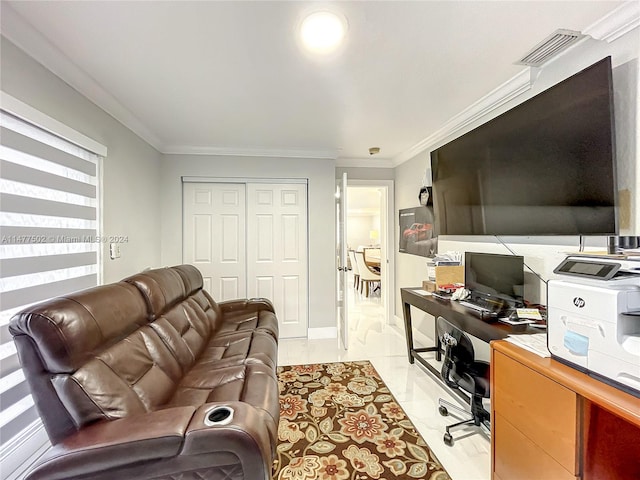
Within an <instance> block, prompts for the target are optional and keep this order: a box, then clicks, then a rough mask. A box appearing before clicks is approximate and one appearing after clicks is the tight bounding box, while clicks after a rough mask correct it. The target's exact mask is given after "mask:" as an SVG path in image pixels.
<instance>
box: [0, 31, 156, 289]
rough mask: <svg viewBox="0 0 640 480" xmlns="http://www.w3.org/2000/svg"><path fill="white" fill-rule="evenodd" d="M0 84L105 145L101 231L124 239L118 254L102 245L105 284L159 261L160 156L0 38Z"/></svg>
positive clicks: (107, 115) (42, 110)
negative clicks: (125, 241)
mask: <svg viewBox="0 0 640 480" xmlns="http://www.w3.org/2000/svg"><path fill="white" fill-rule="evenodd" d="M1 51H2V55H0V62H1V63H0V67H1V68H0V72H1V73H0V82H1V83H0V88H1V89H2V90H3V91H4V92H6V93H8V94H9V95H11V96H13V97H15V98H17V99H18V100H21V101H23V102H24V103H26V104H28V105H30V106H32V107H34V108H36V109H38V110H40V111H41V112H43V113H45V114H47V115H49V116H50V117H52V118H54V119H56V120H58V121H60V122H62V123H64V124H65V125H67V126H69V127H71V128H73V129H75V130H77V131H78V132H80V133H82V134H84V135H86V136H87V137H89V138H92V139H93V140H95V141H97V142H99V143H101V144H103V145H105V146H106V147H107V149H108V154H107V158H106V159H105V160H104V162H103V184H102V197H103V231H102V234H103V235H118V236H126V237H128V242H127V243H123V244H121V245H120V251H121V257H120V258H118V259H115V260H110V259H109V256H108V253H109V252H108V245H105V246H104V251H103V254H104V258H105V260H104V271H103V280H104V282H105V283H109V282H113V281H117V280H120V279H122V278H123V277H125V276H127V275H130V274H132V273H135V272H138V271H140V270H142V269H144V268H145V267H149V266H157V265H159V262H160V207H159V199H160V196H161V194H160V190H159V189H158V184H159V182H160V154H159V153H158V152H157V151H156V150H155V149H154V148H153V147H151V146H150V145H149V144H148V143H146V142H145V141H143V140H142V139H140V138H139V137H138V136H136V135H135V134H134V133H133V132H131V130H129V129H128V128H126V127H125V126H124V125H122V124H121V123H119V122H118V121H117V120H115V119H114V118H113V117H111V116H110V115H109V114H107V113H106V112H105V111H104V110H102V109H101V108H99V107H98V106H97V105H95V104H94V103H92V102H90V101H89V100H88V99H87V98H86V97H84V96H82V95H81V94H80V93H78V92H77V91H76V90H74V89H73V88H71V87H70V86H69V85H68V84H66V83H65V82H63V81H62V80H61V79H60V78H58V77H57V76H55V75H54V74H53V73H51V72H50V71H49V70H47V69H46V68H44V67H43V66H42V65H40V64H39V63H37V62H36V61H35V60H33V59H32V58H31V57H29V56H28V55H26V54H25V53H24V52H23V51H22V50H20V49H19V48H17V47H16V46H15V45H14V44H13V43H11V42H9V41H8V40H7V39H6V38H4V37H2V45H1Z"/></svg>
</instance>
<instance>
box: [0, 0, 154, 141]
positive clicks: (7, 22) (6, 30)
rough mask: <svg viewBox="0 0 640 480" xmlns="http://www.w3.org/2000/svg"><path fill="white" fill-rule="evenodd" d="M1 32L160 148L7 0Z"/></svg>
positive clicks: (152, 136) (134, 117)
mask: <svg viewBox="0 0 640 480" xmlns="http://www.w3.org/2000/svg"><path fill="white" fill-rule="evenodd" d="M0 33H2V35H3V36H4V37H6V38H7V39H9V40H10V41H11V42H12V43H14V44H15V45H16V46H17V47H19V48H20V49H22V50H23V51H24V52H25V53H27V55H29V56H30V57H32V58H33V59H34V60H36V61H37V62H38V63H40V64H41V65H43V66H44V67H45V68H47V69H48V70H50V71H51V72H52V73H53V74H54V75H56V76H58V77H59V78H61V79H62V80H63V81H64V82H66V83H68V84H69V85H71V86H72V87H73V88H74V89H75V90H77V91H78V92H80V93H81V94H82V95H83V96H85V97H86V98H88V99H89V100H90V101H92V102H93V103H95V104H96V105H98V106H99V107H100V108H101V109H102V110H104V111H105V112H107V113H108V114H109V115H111V116H112V117H114V118H115V119H116V120H117V121H119V122H120V123H122V124H123V125H124V126H125V127H127V128H128V129H129V130H131V131H132V132H134V133H135V134H136V135H138V136H139V137H140V138H142V139H143V140H144V141H146V142H147V143H148V144H149V145H151V146H152V147H154V148H155V149H156V150H158V151H160V150H161V144H162V142H160V139H159V138H158V137H157V136H156V135H155V134H154V133H152V132H151V131H150V130H149V129H148V128H147V127H146V126H145V125H144V124H143V123H142V122H141V121H140V120H138V119H137V118H136V116H135V115H134V114H133V113H131V111H129V110H128V109H127V108H126V107H125V106H124V105H122V104H121V103H120V102H119V101H118V100H116V98H115V97H113V96H112V95H111V94H109V93H108V92H107V91H106V90H105V89H104V88H102V86H101V85H100V84H99V83H98V82H97V81H96V80H95V79H93V78H92V77H91V76H90V75H88V74H87V73H86V72H85V71H84V70H82V69H81V68H79V67H78V66H77V65H76V64H75V63H73V62H72V61H71V59H70V58H69V57H67V56H66V55H65V54H64V53H63V52H62V51H60V50H59V49H58V48H57V47H55V46H54V45H53V44H52V43H51V42H50V41H49V40H48V39H47V38H45V37H44V36H43V35H42V34H41V33H40V32H38V31H37V30H36V29H35V28H34V27H32V26H31V25H30V24H29V23H28V22H26V21H25V20H24V18H22V17H21V16H20V15H19V14H18V13H17V12H16V11H15V10H14V9H13V8H11V6H10V5H8V4H7V3H5V2H3V5H2V24H1V27H0Z"/></svg>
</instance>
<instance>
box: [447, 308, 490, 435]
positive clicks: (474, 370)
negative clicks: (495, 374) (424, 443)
mask: <svg viewBox="0 0 640 480" xmlns="http://www.w3.org/2000/svg"><path fill="white" fill-rule="evenodd" d="M436 325H437V332H438V335H439V338H440V343H441V344H442V346H443V347H444V351H445V355H444V359H443V361H442V370H441V372H440V373H441V376H442V380H444V382H445V383H446V384H447V386H449V387H450V388H453V389H462V390H464V391H465V392H467V393H468V394H469V395H470V396H471V418H469V419H466V420H463V421H461V422H458V423H454V424H453V425H449V426H447V428H446V433H445V434H444V443H445V444H446V445H448V446H452V445H453V437H452V436H451V429H452V428H454V427H459V426H461V425H476V426H478V427H483V426H484V427H485V428H487V431H488V430H489V420H490V414H489V412H488V411H487V410H485V408H484V407H483V406H482V399H483V398H489V393H490V386H489V364H488V363H487V362H481V361H477V360H476V359H475V353H474V350H473V344H472V343H471V339H470V338H469V337H468V336H467V335H466V334H465V333H464V332H463V331H462V330H460V329H459V328H458V327H456V326H455V325H452V324H451V323H449V322H448V321H447V320H446V319H444V318H442V317H438V320H437V324H436ZM438 404H439V405H440V407H439V408H438V411H439V412H440V415H443V416H446V415H449V410H450V409H451V410H454V411H457V412H459V413H462V414H464V415H467V416H468V415H469V412H468V411H466V410H464V409H462V408H460V407H458V406H457V405H454V404H453V403H451V402H448V401H446V400H444V399H442V398H440V399H439V400H438Z"/></svg>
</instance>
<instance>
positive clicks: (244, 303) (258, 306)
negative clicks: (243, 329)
mask: <svg viewBox="0 0 640 480" xmlns="http://www.w3.org/2000/svg"><path fill="white" fill-rule="evenodd" d="M218 306H219V307H220V309H221V310H222V313H223V314H225V315H229V314H234V313H236V312H258V311H260V310H267V311H269V312H273V313H275V311H276V310H275V308H274V307H273V304H272V303H271V301H269V300H268V299H266V298H243V299H238V300H227V301H225V302H219V303H218Z"/></svg>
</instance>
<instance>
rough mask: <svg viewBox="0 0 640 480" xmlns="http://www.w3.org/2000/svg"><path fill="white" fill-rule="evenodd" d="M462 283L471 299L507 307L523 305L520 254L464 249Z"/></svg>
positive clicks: (522, 269)
mask: <svg viewBox="0 0 640 480" xmlns="http://www.w3.org/2000/svg"><path fill="white" fill-rule="evenodd" d="M464 283H465V288H466V289H467V290H469V291H470V292H471V298H472V299H473V298H481V299H483V300H485V301H490V302H491V303H493V302H494V301H495V302H496V303H498V304H502V305H504V306H509V307H511V308H516V307H521V306H524V258H523V257H521V256H518V255H498V254H494V253H478V252H466V253H465V256H464Z"/></svg>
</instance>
